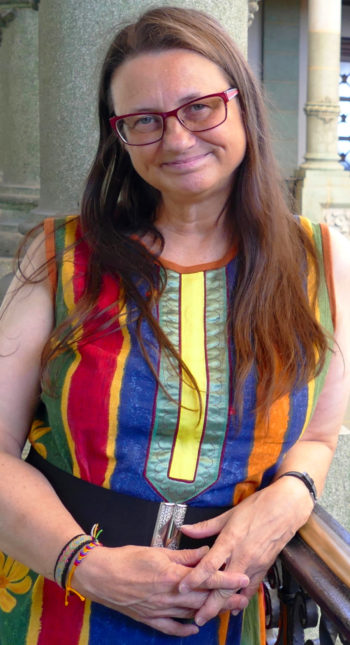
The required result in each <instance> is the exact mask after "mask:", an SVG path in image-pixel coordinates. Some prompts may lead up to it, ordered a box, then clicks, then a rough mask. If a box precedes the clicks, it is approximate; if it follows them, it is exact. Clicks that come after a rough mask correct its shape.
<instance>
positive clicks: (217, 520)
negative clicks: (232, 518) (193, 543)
mask: <svg viewBox="0 0 350 645" xmlns="http://www.w3.org/2000/svg"><path fill="white" fill-rule="evenodd" d="M229 514H230V511H227V512H226V513H223V514H222V515H218V516H217V517H213V518H212V519H211V520H204V521H203V522H197V524H183V525H182V527H181V531H182V533H184V534H185V535H188V536H190V537H196V538H206V537H209V536H210V535H217V534H218V533H220V531H221V530H222V529H223V527H224V526H225V524H226V522H227V520H228V517H229Z"/></svg>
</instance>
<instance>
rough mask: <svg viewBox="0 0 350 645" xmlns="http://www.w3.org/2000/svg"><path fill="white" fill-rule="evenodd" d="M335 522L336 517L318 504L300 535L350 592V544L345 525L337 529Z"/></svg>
mask: <svg viewBox="0 0 350 645" xmlns="http://www.w3.org/2000/svg"><path fill="white" fill-rule="evenodd" d="M334 523H335V520H334V518H332V517H331V516H330V515H329V514H328V513H327V512H326V511H325V510H324V509H322V507H320V506H318V505H317V507H315V511H314V512H313V513H312V515H311V517H310V519H309V520H308V522H307V523H306V524H305V526H303V527H302V528H301V529H300V530H299V535H300V536H301V537H302V538H303V540H304V542H306V543H307V544H308V545H309V546H310V547H311V548H312V550H313V551H315V553H317V555H318V556H319V558H321V560H323V562H324V563H325V564H326V565H327V567H329V569H330V570H331V571H333V573H335V575H336V576H337V577H338V578H339V579H340V580H342V582H344V584H345V585H346V586H348V587H349V593H350V544H347V542H346V541H345V540H344V530H343V527H340V525H339V528H340V531H337V530H336V527H335V526H334ZM349 537H350V536H349Z"/></svg>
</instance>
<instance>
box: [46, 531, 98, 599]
mask: <svg viewBox="0 0 350 645" xmlns="http://www.w3.org/2000/svg"><path fill="white" fill-rule="evenodd" d="M101 533H102V529H99V526H98V524H94V525H93V527H92V529H91V534H90V535H88V534H87V533H80V534H79V535H76V536H75V537H73V538H72V539H71V540H69V541H68V542H67V544H65V546H64V547H63V548H62V549H61V551H60V553H59V555H58V557H57V560H56V564H55V567H54V579H55V581H56V582H57V584H58V585H59V586H60V587H62V589H65V588H66V578H67V574H68V571H69V569H70V566H71V564H72V562H73V560H74V558H75V556H76V554H77V553H78V552H79V551H80V550H81V549H82V548H83V547H84V546H85V545H86V544H90V542H96V544H99V536H100V534H101Z"/></svg>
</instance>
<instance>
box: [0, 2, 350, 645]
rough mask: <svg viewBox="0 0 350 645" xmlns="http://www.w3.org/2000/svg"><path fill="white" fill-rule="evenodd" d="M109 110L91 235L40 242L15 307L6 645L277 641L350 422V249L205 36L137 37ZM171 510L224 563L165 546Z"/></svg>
mask: <svg viewBox="0 0 350 645" xmlns="http://www.w3.org/2000/svg"><path fill="white" fill-rule="evenodd" d="M99 114H100V129H101V134H100V142H99V147H98V151H97V155H96V158H95V161H94V164H93V166H92V170H91V172H90V175H89V178H88V181H87V184H86V189H85V192H84V197H83V200H82V208H81V215H80V217H71V218H68V219H66V220H64V221H62V220H58V221H57V222H52V221H49V222H46V223H45V225H44V233H42V234H41V236H39V238H38V239H37V240H36V241H35V242H33V244H32V246H31V248H30V249H29V251H28V253H27V256H26V259H25V260H24V262H23V264H22V273H23V274H24V275H25V276H27V277H26V279H25V281H24V284H22V282H21V278H20V277H17V278H15V281H14V285H13V288H12V290H11V293H12V296H8V298H7V300H6V301H5V304H4V310H3V316H2V335H1V348H0V350H1V355H2V356H3V358H2V361H1V364H0V370H1V372H0V380H1V392H2V397H1V407H0V420H1V426H0V428H1V434H0V440H1V444H0V445H1V472H2V487H1V498H0V517H1V520H0V529H1V531H0V536H1V537H0V546H1V548H2V549H3V551H4V554H3V555H2V559H1V562H0V565H1V566H2V578H1V577H0V580H2V581H3V583H2V589H1V583H0V594H2V595H0V602H1V603H2V604H1V607H2V618H1V621H2V623H1V645H9V644H10V643H12V642H16V645H21V644H22V643H25V642H27V643H28V642H30V643H31V645H34V644H38V645H42V644H46V643H48V642H49V641H50V643H51V645H52V644H53V643H57V644H58V643H62V642H64V643H68V644H72V645H73V644H74V645H75V644H76V645H78V643H79V645H82V643H91V644H93V645H104V644H105V643H106V644H107V643H111V642H117V643H120V644H123V643H127V642H128V643H129V642H132V643H133V645H134V644H137V643H163V642H164V643H182V642H183V638H184V637H186V642H188V643H189V644H190V643H192V642H193V643H201V644H203V643H208V644H209V643H210V644H212V643H213V644H214V643H218V644H219V643H220V644H222V643H225V642H226V643H231V644H232V643H233V644H234V643H237V644H238V643H240V642H249V643H251V644H253V643H259V642H260V638H261V639H263V625H262V623H261V616H260V623H259V607H260V608H261V602H260V601H261V596H257V595H256V592H257V591H258V589H259V585H260V583H261V581H262V579H263V577H264V575H265V573H266V571H267V570H268V568H269V567H270V565H271V564H272V563H273V561H274V560H275V558H276V556H277V555H278V553H279V552H280V550H281V549H282V548H283V547H284V545H285V544H286V543H287V542H288V540H289V539H290V538H291V537H292V536H293V534H294V533H295V532H296V531H297V530H298V528H299V527H300V526H302V525H303V524H304V523H305V522H306V520H307V519H308V517H309V515H310V513H311V511H312V509H313V505H314V501H315V496H316V495H317V494H320V492H321V490H322V487H323V484H324V480H325V477H326V473H327V470H328V467H329V464H330V461H331V457H332V454H333V451H334V449H335V445H336V440H337V433H338V430H339V427H340V424H341V421H342V417H343V414H344V409H345V405H346V399H347V394H348V391H349V357H350V347H349V342H350V341H349V338H348V335H347V334H346V329H347V327H348V326H349V323H350V306H349V302H348V290H349V277H348V276H349V275H350V271H349V259H348V258H349V252H348V243H347V242H346V241H345V240H343V239H342V238H341V237H339V236H337V235H335V234H334V233H331V234H330V232H329V231H328V230H327V228H326V227H324V226H323V227H320V226H315V225H311V224H310V223H309V222H308V221H307V220H305V219H299V218H298V217H296V216H294V215H292V214H291V213H290V212H289V210H288V208H287V206H286V205H285V202H284V199H283V196H282V193H281V190H280V187H279V179H278V176H277V172H276V170H275V167H274V162H273V158H272V155H271V152H270V144H269V140H268V136H267V131H266V124H265V118H264V110H263V107H262V104H261V99H260V97H259V92H258V89H257V87H256V84H255V81H254V80H253V79H252V76H251V73H250V71H249V69H248V67H247V65H246V63H245V61H244V59H243V58H242V56H241V55H240V53H239V51H238V50H237V48H236V47H235V45H234V44H233V43H232V42H231V41H230V39H229V37H228V36H227V34H226V33H225V32H224V31H223V30H222V28H221V27H220V26H219V25H218V24H217V23H216V22H215V21H214V20H212V19H211V18H210V17H208V16H206V15H204V14H202V13H199V12H196V11H192V10H185V9H178V8H159V9H155V10H151V11H149V12H147V13H145V14H144V15H143V16H141V18H140V19H139V21H138V22H137V23H135V24H132V25H129V26H127V27H125V28H124V29H123V30H122V31H120V32H119V33H118V34H117V35H116V37H115V39H114V41H113V43H112V45H111V47H110V49H109V51H108V53H107V56H106V59H105V62H104V66H103V70H102V76H101V84H100V99H99ZM43 240H44V241H45V245H44V244H43ZM45 249H46V250H45ZM331 258H333V260H332V264H331ZM28 275H29V276H30V277H29V278H28ZM18 286H20V288H19V289H17V287H18ZM52 297H54V304H53V303H52ZM335 316H336V317H335ZM332 320H333V322H332ZM334 322H335V323H336V324H335V327H334V325H333V323H334ZM333 334H334V341H335V342H334V343H333V344H332V335H333ZM41 375H42V387H41V394H40V385H39V383H40V379H41ZM18 392H20V396H19V397H18V396H17V393H18ZM38 398H40V403H39V407H38ZM33 417H34V422H33V423H32V425H31V429H30V433H29V438H30V441H31V442H32V444H33V447H34V452H33V449H32V453H31V457H30V459H29V461H30V462H31V463H25V462H23V461H21V459H20V457H21V451H22V448H23V444H24V442H25V439H26V436H27V433H28V427H29V426H30V421H31V419H32V418H33ZM40 455H41V459H40ZM42 458H44V459H42ZM31 464H34V465H35V466H36V467H37V468H39V469H41V470H43V472H45V473H46V474H45V475H43V474H42V473H41V472H39V470H38V469H37V468H33V465H31ZM50 464H53V465H55V466H57V467H58V469H56V470H55V469H53V471H52V470H50V468H51V467H50ZM291 471H292V474H291V476H290V472H291ZM70 473H71V474H73V475H74V477H71V475H70ZM287 473H288V475H287ZM55 478H56V479H55ZM57 478H58V479H57ZM49 481H52V482H53V485H54V488H53V487H52V486H51V484H50V483H49ZM86 482H90V484H87V483H86ZM91 484H95V486H91ZM96 485H97V486H96ZM79 487H81V490H80V488H79ZM78 488H79V491H80V492H78ZM106 489H108V490H112V491H114V492H113V493H111V499H112V502H111V504H112V506H111V508H112V509H114V510H112V511H111V510H108V511H106V510H105V509H106V508H107V505H108V504H109V501H107V497H108V496H109V493H107V492H106ZM101 491H102V492H101ZM57 493H58V494H59V496H58V494H57ZM117 493H118V495H117ZM125 496H126V497H125ZM60 498H61V499H60ZM108 499H110V498H109V497H108ZM61 500H63V501H64V504H63V503H62V501H61ZM97 500H98V501H97ZM116 500H118V501H116ZM120 500H122V501H120ZM164 500H165V501H167V502H171V503H177V504H180V506H177V507H176V512H177V511H178V510H179V512H181V511H182V506H181V504H183V503H185V504H188V507H189V509H188V513H189V515H188V516H187V517H190V518H192V519H190V522H189V524H185V525H184V526H182V529H181V531H182V534H183V536H185V537H186V538H192V542H189V541H188V542H187V543H186V542H184V541H182V542H181V547H183V546H186V544H191V546H194V545H197V544H204V545H206V544H207V542H208V540H209V538H210V537H211V538H213V536H214V537H215V536H217V537H216V540H215V543H214V545H212V546H211V547H210V548H208V547H207V546H200V547H198V548H195V549H194V550H193V549H192V550H189V549H187V548H180V549H179V550H172V549H167V548H161V546H153V547H150V546H147V545H149V544H150V541H149V539H148V537H147V540H146V538H145V537H144V536H145V534H146V533H147V531H148V528H147V527H146V525H147V523H149V522H148V520H149V517H150V514H152V513H153V512H154V508H156V509H157V513H158V508H159V503H160V502H162V501H164ZM114 504H115V506H114ZM105 505H106V506H105ZM102 507H103V508H102ZM169 508H170V511H169V513H170V515H172V513H174V512H175V511H174V507H166V512H168V510H169ZM115 509H117V510H115ZM135 509H136V510H135ZM163 511H164V507H162V512H163ZM157 513H156V514H155V518H157ZM191 513H193V514H192V515H191ZM196 513H198V514H197V515H196ZM174 517H175V516H174ZM195 517H197V518H198V517H200V518H204V521H201V522H197V521H196V520H193V518H195ZM210 517H211V519H207V518H210ZM92 519H93V522H98V523H99V525H100V529H102V533H101V535H100V537H99V541H100V544H99V545H98V544H97V539H96V530H94V532H93V536H94V537H91V536H90V535H89V532H90V528H89V527H90V525H89V521H90V520H92ZM158 519H159V516H158ZM176 521H177V520H176ZM185 521H186V520H185ZM181 522H182V520H178V524H179V525H180V524H181ZM91 523H92V522H91ZM131 524H134V525H135V527H136V528H135V535H136V537H135V540H134V539H133V538H130V539H129V538H127V537H125V535H130V534H131V533H129V530H130V531H131V528H130V527H131ZM150 524H151V529H152V531H153V528H154V518H152V522H150ZM168 538H169V540H170V542H171V540H172V534H171V533H170V532H168V534H167V536H165V537H164V535H162V530H161V529H160V530H159V531H158V532H157V529H156V531H155V540H156V541H155V544H160V545H163V546H167V544H168V543H167V539H168ZM197 540H198V543H197V542H196V541H197ZM130 544H131V546H130ZM144 544H146V545H144ZM211 544H212V542H211ZM171 545H172V544H171ZM5 554H9V556H6V555H5ZM11 558H13V559H15V560H16V561H18V562H13V560H12V559H11ZM19 562H20V563H23V564H19ZM28 567H30V569H31V571H29V570H28ZM34 571H35V572H37V573H38V574H40V575H39V576H37V574H34ZM0 576H1V574H0ZM55 581H56V582H55ZM56 583H58V584H56ZM59 584H61V585H62V586H63V587H66V588H67V589H68V593H67V592H66V603H67V604H66V605H65V603H64V598H65V591H64V589H61V588H60V587H59V586H58V585H59ZM77 595H80V596H81V597H82V599H83V602H81V600H80V599H79V598H78V597H77ZM84 598H86V600H85V602H84ZM91 601H92V602H91ZM249 601H250V604H249V609H248V610H246V611H245V613H244V619H242V611H241V610H243V609H245V608H246V607H247V605H248V602H249ZM247 611H248V612H250V618H251V620H248V618H247V616H248V614H247V613H246V612H247ZM230 612H231V614H230ZM242 624H243V627H242ZM249 625H253V627H252V631H250V632H249ZM260 630H261V631H260ZM26 638H27V640H26ZM11 639H12V640H11Z"/></svg>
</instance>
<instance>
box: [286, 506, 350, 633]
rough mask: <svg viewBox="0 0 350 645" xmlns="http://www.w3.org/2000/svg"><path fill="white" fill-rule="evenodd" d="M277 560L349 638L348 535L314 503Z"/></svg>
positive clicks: (349, 537)
mask: <svg viewBox="0 0 350 645" xmlns="http://www.w3.org/2000/svg"><path fill="white" fill-rule="evenodd" d="M280 558H281V560H282V563H283V564H284V566H285V567H286V568H287V570H288V571H289V572H290V574H291V575H292V576H293V578H294V579H295V580H296V581H297V582H298V584H299V585H300V587H301V588H302V589H304V591H306V592H307V593H308V595H309V596H310V597H311V598H312V599H313V600H314V601H315V602H316V603H317V605H318V606H319V607H320V608H321V610H322V611H323V612H324V613H325V614H326V615H327V616H328V618H329V619H330V620H331V621H332V623H333V624H334V625H335V626H336V627H337V629H338V630H339V632H340V633H341V634H342V635H343V636H344V637H346V638H347V639H350V533H348V532H347V531H346V529H345V528H344V527H342V526H341V525H340V524H339V523H338V522H337V521H336V520H335V519H334V518H333V517H332V516H331V515H330V514H329V513H327V512H326V511H325V510H324V509H323V508H322V507H321V506H319V505H318V504H317V505H316V506H315V510H314V512H313V514H312V516H311V518H310V520H309V522H308V523H307V524H306V525H305V526H304V527H303V528H302V529H301V530H300V531H299V534H298V535H296V536H295V537H294V538H293V539H292V540H291V542H289V544H287V545H286V547H285V548H284V549H283V551H282V553H281V555H280Z"/></svg>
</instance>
